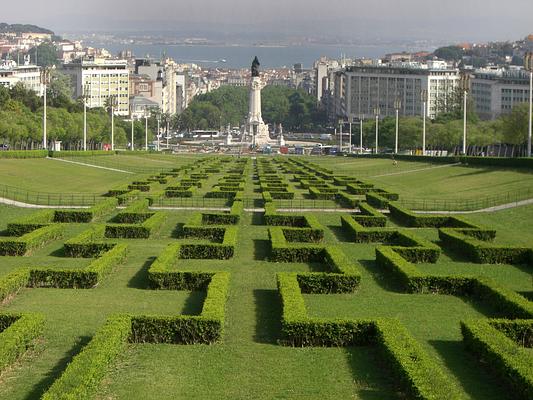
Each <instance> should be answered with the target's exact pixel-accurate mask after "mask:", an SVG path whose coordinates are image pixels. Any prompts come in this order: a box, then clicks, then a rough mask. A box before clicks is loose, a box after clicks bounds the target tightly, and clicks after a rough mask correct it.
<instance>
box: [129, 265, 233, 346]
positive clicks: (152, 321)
mask: <svg viewBox="0 0 533 400" xmlns="http://www.w3.org/2000/svg"><path fill="white" fill-rule="evenodd" d="M151 269H152V268H151ZM162 273H163V274H167V275H170V276H169V277H167V279H166V281H167V282H168V283H170V287H160V288H163V289H178V290H180V289H181V290H194V289H202V290H203V289H205V288H204V285H206V284H207V294H206V298H205V300H204V304H203V307H202V312H201V314H200V315H199V316H184V315H178V316H172V317H160V316H138V317H137V316H135V317H133V319H132V335H131V341H132V342H134V343H146V342H148V343H178V344H194V343H214V342H217V341H219V340H220V339H221V338H222V334H223V328H224V318H225V305H226V299H227V296H228V287H229V274H228V273H226V272H217V273H188V272H180V273H168V272H162ZM160 274H161V272H160ZM195 275H196V276H202V278H201V279H200V280H199V281H198V282H199V283H200V285H201V286H199V287H192V286H190V284H191V282H193V280H194V278H191V276H195ZM187 276H188V277H189V278H186V277H187ZM207 276H208V277H207ZM172 277H173V278H174V279H172ZM206 277H207V279H208V282H205V279H206ZM184 281H185V282H187V283H188V284H189V285H188V286H187V287H186V288H184V287H180V286H179V284H180V283H182V282H184Z"/></svg>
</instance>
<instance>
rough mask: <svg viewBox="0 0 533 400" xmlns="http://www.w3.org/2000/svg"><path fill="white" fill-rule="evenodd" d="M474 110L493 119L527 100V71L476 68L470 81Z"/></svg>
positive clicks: (485, 117)
mask: <svg viewBox="0 0 533 400" xmlns="http://www.w3.org/2000/svg"><path fill="white" fill-rule="evenodd" d="M470 85H471V95H472V99H473V101H474V104H475V107H476V112H477V114H478V115H479V116H480V118H483V119H495V118H497V117H498V116H500V115H501V114H506V113H509V112H511V110H512V109H513V107H515V106H516V105H517V104H520V103H526V102H528V101H529V73H528V72H526V71H525V70H522V69H520V70H502V69H498V70H478V71H476V72H475V73H474V76H473V78H472V79H471V81H470Z"/></svg>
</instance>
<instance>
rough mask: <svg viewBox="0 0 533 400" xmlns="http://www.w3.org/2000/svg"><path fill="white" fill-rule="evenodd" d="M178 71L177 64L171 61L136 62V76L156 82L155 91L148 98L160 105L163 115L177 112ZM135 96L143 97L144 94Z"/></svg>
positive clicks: (142, 60)
mask: <svg viewBox="0 0 533 400" xmlns="http://www.w3.org/2000/svg"><path fill="white" fill-rule="evenodd" d="M177 70H178V68H177V64H176V63H175V62H174V61H173V60H171V59H165V60H164V61H161V62H156V61H153V60H149V59H137V60H135V74H136V75H138V76H145V77H148V78H149V79H150V80H151V81H153V82H154V83H153V86H154V88H155V91H154V92H153V94H152V96H148V98H149V99H150V100H152V101H155V102H157V103H158V104H159V108H160V110H161V112H162V113H168V114H175V113H176V111H177V99H176V94H177V92H176V85H177V80H176V74H177ZM142 85H144V84H142ZM135 94H136V95H141V96H142V95H143V94H142V93H135Z"/></svg>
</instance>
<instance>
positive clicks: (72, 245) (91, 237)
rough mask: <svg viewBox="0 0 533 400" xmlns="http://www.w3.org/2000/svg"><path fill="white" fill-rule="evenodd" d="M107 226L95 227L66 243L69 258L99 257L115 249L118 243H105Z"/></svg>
mask: <svg viewBox="0 0 533 400" xmlns="http://www.w3.org/2000/svg"><path fill="white" fill-rule="evenodd" d="M104 232H105V225H93V226H91V228H90V229H88V230H86V231H84V232H82V233H80V234H79V235H78V236H75V237H73V238H72V239H69V240H67V241H66V242H65V243H64V250H65V255H66V256H67V257H83V258H91V257H99V256H100V255H101V254H103V253H105V252H106V251H109V250H111V249H112V248H113V247H115V245H116V243H112V242H104V241H103V238H104Z"/></svg>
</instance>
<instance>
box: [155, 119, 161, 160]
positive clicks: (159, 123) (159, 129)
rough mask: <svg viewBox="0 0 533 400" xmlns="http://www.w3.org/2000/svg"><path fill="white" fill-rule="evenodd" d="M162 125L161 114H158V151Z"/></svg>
mask: <svg viewBox="0 0 533 400" xmlns="http://www.w3.org/2000/svg"><path fill="white" fill-rule="evenodd" d="M160 125H161V115H159V114H157V134H156V137H157V151H159V138H160V135H161V128H160Z"/></svg>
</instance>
